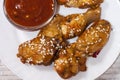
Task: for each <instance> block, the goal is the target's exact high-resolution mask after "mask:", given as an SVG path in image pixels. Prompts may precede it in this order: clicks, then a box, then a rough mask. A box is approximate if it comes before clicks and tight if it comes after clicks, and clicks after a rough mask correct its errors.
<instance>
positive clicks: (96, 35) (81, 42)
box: [76, 20, 111, 56]
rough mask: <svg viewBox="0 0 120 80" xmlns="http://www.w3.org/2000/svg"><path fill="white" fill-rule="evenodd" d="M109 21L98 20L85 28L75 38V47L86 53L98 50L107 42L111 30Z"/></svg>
mask: <svg viewBox="0 0 120 80" xmlns="http://www.w3.org/2000/svg"><path fill="white" fill-rule="evenodd" d="M110 26H111V25H110V23H109V22H107V21H106V20H100V21H98V22H95V23H93V25H92V26H91V27H90V28H89V29H88V30H86V31H85V32H84V33H83V34H82V35H81V36H80V37H79V38H78V40H77V43H76V48H77V50H79V51H81V52H85V53H86V54H88V55H91V56H92V55H93V54H94V52H96V51H100V50H101V49H102V48H103V46H104V45H105V44H106V43H107V41H108V39H109V35H110V32H111V27H110Z"/></svg>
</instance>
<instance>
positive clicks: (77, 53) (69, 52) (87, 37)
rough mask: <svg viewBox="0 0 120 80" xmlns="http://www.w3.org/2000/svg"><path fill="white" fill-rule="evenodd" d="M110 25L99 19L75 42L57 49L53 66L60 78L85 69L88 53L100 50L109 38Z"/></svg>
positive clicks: (68, 76)
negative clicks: (56, 56) (56, 57)
mask: <svg viewBox="0 0 120 80" xmlns="http://www.w3.org/2000/svg"><path fill="white" fill-rule="evenodd" d="M110 31H111V25H110V23H109V22H108V21H106V20H99V21H97V22H95V23H93V25H92V26H91V27H90V28H89V29H87V30H85V32H84V33H83V34H82V35H81V36H79V38H78V40H77V41H76V42H75V43H72V44H70V45H69V46H67V47H66V48H65V49H62V50H60V51H59V53H58V54H59V56H58V59H56V60H55V62H54V68H55V70H56V71H57V73H58V74H59V75H60V76H61V77H62V78H65V79H66V78H70V77H72V76H74V75H75V74H77V73H78V72H79V71H85V70H86V69H87V67H86V60H87V57H88V55H93V53H94V52H96V51H98V50H101V49H102V48H103V47H104V46H105V44H106V43H107V41H108V39H109V35H110Z"/></svg>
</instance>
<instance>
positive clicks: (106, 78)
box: [0, 56, 120, 80]
mask: <svg viewBox="0 0 120 80" xmlns="http://www.w3.org/2000/svg"><path fill="white" fill-rule="evenodd" d="M0 80H22V79H20V78H19V77H17V76H16V75H15V74H13V73H12V72H11V71H10V70H9V69H8V68H7V67H6V66H5V65H4V64H3V63H1V61H0ZM96 80H120V56H119V58H118V59H117V61H116V62H115V63H114V65H113V66H112V67H111V68H110V69H109V70H108V71H107V72H105V73H104V74H103V75H102V76H100V77H99V78H98V79H96Z"/></svg>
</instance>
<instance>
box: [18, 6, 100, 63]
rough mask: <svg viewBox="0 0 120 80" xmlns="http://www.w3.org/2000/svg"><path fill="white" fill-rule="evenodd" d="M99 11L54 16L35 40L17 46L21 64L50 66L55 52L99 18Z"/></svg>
mask: <svg viewBox="0 0 120 80" xmlns="http://www.w3.org/2000/svg"><path fill="white" fill-rule="evenodd" d="M100 10H101V9H100V8H97V9H90V10H88V11H87V12H86V13H83V14H74V15H69V16H67V17H63V16H61V15H56V16H55V17H54V19H53V20H52V21H51V22H50V23H49V24H48V25H47V26H45V27H44V28H42V29H41V31H40V32H39V34H38V35H37V37H36V38H34V39H33V40H30V41H27V42H25V43H23V44H21V45H20V46H19V49H18V54H17V56H18V57H19V58H20V59H21V61H22V62H23V63H30V64H44V65H48V64H50V63H51V62H52V60H53V58H54V57H55V54H56V52H57V51H58V50H59V49H60V48H62V47H64V45H66V44H67V43H66V42H65V41H66V39H69V38H72V37H75V36H78V35H80V34H81V33H82V32H83V30H84V29H85V28H86V26H87V25H88V24H90V23H91V22H93V21H95V20H98V19H99V18H100ZM92 14H94V15H92ZM92 16H93V17H92ZM70 19H71V20H70ZM68 20H69V21H68ZM63 23H64V24H63ZM66 25H67V26H66Z"/></svg>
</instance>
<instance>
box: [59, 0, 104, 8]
mask: <svg viewBox="0 0 120 80" xmlns="http://www.w3.org/2000/svg"><path fill="white" fill-rule="evenodd" d="M57 2H58V4H62V5H65V6H67V7H76V8H94V7H98V6H99V5H100V4H101V3H102V2H103V0H57Z"/></svg>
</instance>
